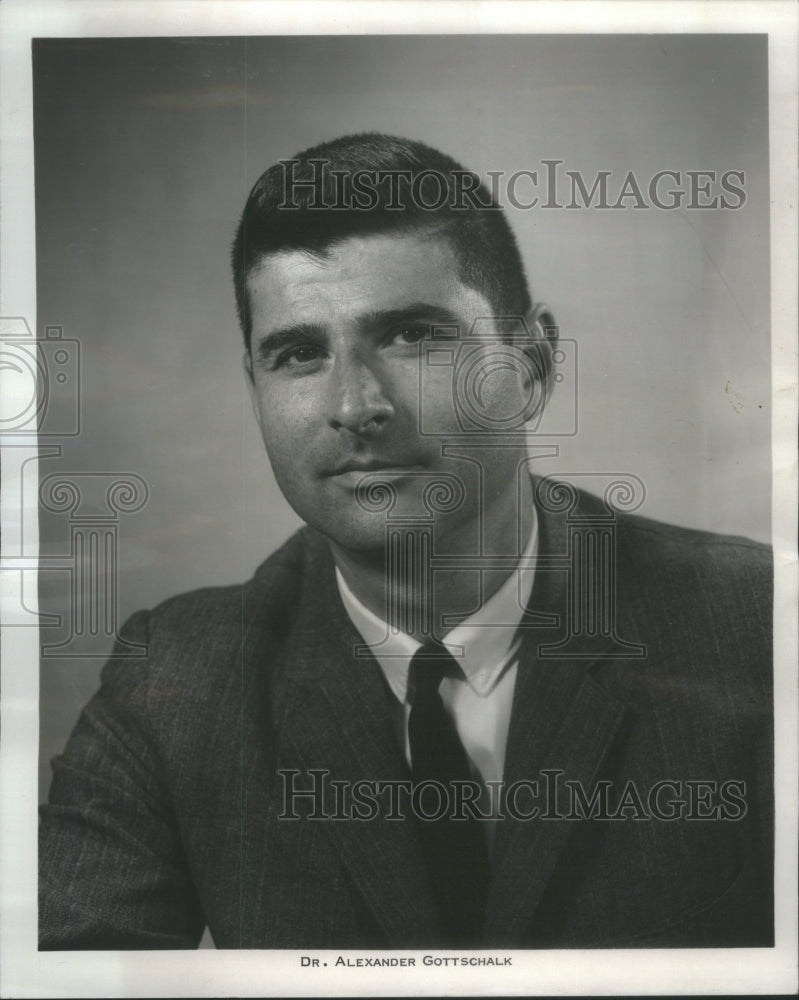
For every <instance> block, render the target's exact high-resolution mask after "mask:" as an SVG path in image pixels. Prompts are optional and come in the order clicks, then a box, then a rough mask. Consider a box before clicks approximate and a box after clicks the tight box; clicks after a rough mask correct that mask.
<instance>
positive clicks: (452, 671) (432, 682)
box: [410, 640, 463, 696]
mask: <svg viewBox="0 0 799 1000" xmlns="http://www.w3.org/2000/svg"><path fill="white" fill-rule="evenodd" d="M458 675H460V676H463V670H462V669H461V667H460V665H459V664H458V661H457V660H456V659H455V657H454V656H453V655H452V653H450V651H449V650H448V649H447V647H446V646H443V645H442V644H441V643H438V642H434V641H433V640H429V641H428V642H426V643H425V644H424V645H423V646H420V647H419V649H417V650H416V652H415V653H414V654H413V658H412V659H411V665H410V678H411V680H412V682H413V686H414V689H415V691H416V695H417V696H429V695H430V694H432V693H434V692H436V691H437V690H438V686H439V685H440V684H441V681H442V680H443V679H444V678H445V677H457V676H458Z"/></svg>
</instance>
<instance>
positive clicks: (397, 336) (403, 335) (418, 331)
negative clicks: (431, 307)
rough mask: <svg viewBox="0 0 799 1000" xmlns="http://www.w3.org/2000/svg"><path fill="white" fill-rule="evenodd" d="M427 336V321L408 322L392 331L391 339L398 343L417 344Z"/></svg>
mask: <svg viewBox="0 0 799 1000" xmlns="http://www.w3.org/2000/svg"><path fill="white" fill-rule="evenodd" d="M429 336H430V324H429V323H408V324H406V325H405V326H400V327H397V329H396V330H393V331H392V333H391V341H392V342H393V343H398V344H419V343H421V341H423V340H427V338H428V337H429Z"/></svg>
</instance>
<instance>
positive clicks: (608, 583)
mask: <svg viewBox="0 0 799 1000" xmlns="http://www.w3.org/2000/svg"><path fill="white" fill-rule="evenodd" d="M233 268H234V278H235V283H236V291H237V301H238V307H239V314H240V319H241V324H242V329H243V332H244V339H245V347H246V350H245V356H244V363H245V369H246V379H247V383H248V387H249V391H250V394H251V397H252V402H253V407H254V411H255V416H256V419H257V421H258V423H259V426H260V428H261V432H262V435H263V439H264V443H265V446H266V450H267V454H268V455H269V460H270V462H271V465H272V469H273V471H274V474H275V477H276V479H277V482H278V484H279V485H280V488H281V490H282V491H283V493H284V495H285V496H286V499H287V500H288V501H289V503H290V504H291V505H292V507H293V508H294V509H295V510H296V511H297V513H298V514H299V515H300V516H301V517H302V518H303V519H304V520H305V521H306V522H307V524H308V527H306V528H304V529H303V530H301V531H300V532H298V533H297V534H296V535H295V536H294V537H293V538H291V539H290V540H289V541H288V542H287V543H286V544H285V545H284V546H283V547H282V548H281V549H280V550H279V551H278V552H276V553H275V554H274V555H272V556H271V557H270V558H269V559H268V560H267V561H266V562H265V563H264V564H263V565H262V566H261V568H260V569H259V570H258V572H257V573H256V575H255V577H254V578H253V580H251V581H250V582H249V583H247V584H245V585H243V586H240V587H230V588H224V589H207V590H202V591H197V592H195V593H192V594H187V595H182V596H180V597H177V598H175V599H173V600H171V601H168V602H166V603H165V604H164V605H162V606H161V607H159V608H156V609H155V610H154V611H152V612H149V613H147V612H142V613H139V614H137V615H135V616H134V617H133V618H132V619H131V621H130V622H129V623H128V626H127V630H126V638H127V639H128V641H131V640H132V641H135V642H139V643H144V644H146V645H147V648H148V655H147V657H146V658H144V659H140V660H137V659H128V660H125V659H122V660H111V661H110V662H109V664H108V665H107V666H106V668H105V670H104V672H103V683H102V687H101V689H100V691H99V692H98V694H97V695H96V696H95V698H94V699H93V700H92V702H90V704H89V705H88V706H87V708H86V710H85V711H84V713H83V715H82V717H81V720H80V721H79V723H78V725H77V727H76V729H75V731H74V733H73V735H72V737H71V739H70V741H69V744H68V746H67V748H66V751H65V753H64V755H63V756H62V757H60V758H57V759H56V760H55V761H54V772H55V773H54V781H53V786H52V789H51V793H50V802H49V804H48V805H47V806H45V807H44V808H43V811H42V826H41V843H40V859H41V875H40V929H41V940H40V946H41V947H42V948H48V949H53V948H55V949H58V948H61V949H64V948H180V947H191V946H196V944H197V942H198V941H199V938H200V936H201V934H202V931H203V928H204V927H205V926H206V925H207V926H208V928H209V929H210V931H211V934H212V936H213V939H214V942H215V944H216V945H217V947H224V948H229V947H244V948H285V947H303V948H310V947H318V948H325V947H337V948H343V947H353V948H356V947H357V948H385V947H406V948H410V947H417V946H425V947H436V946H439V947H445V946H446V947H453V946H454V947H483V946H484V947H492V946H503V947H635V946H644V947H669V946H689V945H691V946H720V945H727V946H733V945H738V946H754V945H760V946H765V945H768V944H770V943H772V942H773V918H772V874H771V857H772V827H771V798H772V788H771V779H770V768H771V742H770V719H771V696H770V683H769V681H770V663H771V659H770V643H771V628H770V594H771V589H770V588H771V584H770V560H769V556H768V552H767V550H766V549H765V548H764V547H762V546H760V545H757V544H755V543H753V542H749V541H747V540H745V539H740V538H726V537H721V536H716V535H711V534H707V533H704V532H697V531H688V530H685V529H678V528H674V527H671V526H668V525H663V524H658V523H656V522H653V521H648V520H645V519H643V518H640V517H636V516H633V515H629V514H623V513H617V512H616V511H614V509H613V508H612V507H611V506H609V504H608V503H606V502H605V501H604V500H600V499H598V498H597V497H593V496H591V495H590V494H586V493H582V492H580V491H578V490H577V489H576V488H575V487H573V486H571V485H569V484H557V483H550V482H547V481H542V480H540V479H538V478H537V477H535V476H532V475H531V474H530V466H531V465H533V464H534V455H535V449H534V448H531V447H530V443H529V434H528V433H527V431H526V428H529V426H530V425H531V422H532V423H534V421H535V420H536V419H537V418H538V416H539V415H540V411H541V409H542V407H543V405H544V404H545V403H546V400H547V397H548V394H549V390H550V388H551V385H552V356H553V346H554V339H555V337H554V334H555V327H554V320H553V319H552V317H551V315H550V314H549V312H548V311H547V309H546V307H544V306H542V305H541V304H537V305H535V304H533V303H532V302H531V300H530V298H529V293H528V290H527V284H526V280H525V277H524V271H523V267H522V263H521V258H520V255H519V252H518V248H517V246H516V244H515V241H514V239H513V236H512V234H511V231H510V229H509V227H508V224H507V222H506V220H505V218H504V216H503V214H502V212H501V211H500V210H499V208H498V206H497V205H496V204H495V203H494V202H493V201H492V198H491V196H490V195H489V193H488V191H487V190H486V189H485V188H484V187H483V186H481V185H479V183H478V181H477V179H476V178H475V177H474V175H472V174H469V173H468V172H467V171H465V170H463V168H461V167H460V166H459V165H458V164H457V163H455V162H454V161H453V160H451V159H450V158H449V157H447V156H445V155H443V154H441V153H438V152H437V151H435V150H433V149H431V148H429V147H427V146H425V145H423V144H421V143H416V142H410V141H407V140H403V139H397V138H393V137H389V136H382V135H362V136H352V137H347V138H344V139H339V140H336V141H333V142H330V143H326V144H323V145H321V146H318V147H316V148H314V149H311V150H308V151H306V152H305V153H302V154H299V155H298V156H297V157H296V158H294V160H291V161H286V162H282V163H279V164H277V165H276V166H274V167H272V168H270V169H269V170H268V171H266V173H265V174H264V175H263V176H262V177H261V178H260V180H259V181H258V182H257V184H256V185H255V187H254V189H253V191H252V192H251V194H250V197H249V199H248V202H247V205H246V207H245V209H244V213H243V215H242V219H241V221H240V224H239V228H238V232H237V236H236V240H235V244H234V249H233Z"/></svg>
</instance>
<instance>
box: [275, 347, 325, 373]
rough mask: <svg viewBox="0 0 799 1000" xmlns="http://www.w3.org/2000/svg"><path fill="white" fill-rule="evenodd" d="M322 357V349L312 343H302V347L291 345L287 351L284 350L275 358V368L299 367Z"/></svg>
mask: <svg viewBox="0 0 799 1000" xmlns="http://www.w3.org/2000/svg"><path fill="white" fill-rule="evenodd" d="M321 357H322V349H321V348H320V347H315V346H314V345H313V344H303V346H302V347H292V348H291V350H289V351H284V352H283V353H282V354H281V355H280V356H279V357H278V359H277V362H276V364H275V367H276V368H281V367H289V368H291V367H294V368H297V367H300V366H302V365H310V364H312V363H313V362H315V361H318V360H319V359H320V358H321Z"/></svg>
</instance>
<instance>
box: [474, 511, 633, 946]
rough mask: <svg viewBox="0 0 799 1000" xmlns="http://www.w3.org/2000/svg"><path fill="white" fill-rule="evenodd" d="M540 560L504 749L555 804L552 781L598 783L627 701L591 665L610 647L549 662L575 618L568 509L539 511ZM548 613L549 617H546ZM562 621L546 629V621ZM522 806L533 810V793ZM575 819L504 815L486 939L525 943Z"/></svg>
mask: <svg viewBox="0 0 799 1000" xmlns="http://www.w3.org/2000/svg"><path fill="white" fill-rule="evenodd" d="M538 516H539V539H540V541H539V556H540V559H539V566H538V568H537V570H536V579H535V584H534V587H533V593H532V595H531V600H530V611H531V615H530V616H529V617H527V618H525V620H523V622H522V628H523V629H524V632H523V640H522V647H521V652H520V657H519V670H518V675H517V681H516V689H515V692H514V699H513V709H512V713H511V722H510V729H509V733H508V744H507V749H506V755H505V761H506V763H505V775H504V777H505V788H506V790H507V789H508V788H510V787H511V786H512V785H513V784H514V783H515V782H518V781H529V780H532V781H538V784H539V791H538V795H537V804H538V805H539V807H540V808H541V811H542V812H543V811H544V809H545V808H546V801H545V794H546V787H547V781H549V782H554V781H555V775H550V777H549V779H547V776H546V775H544V774H542V772H543V771H545V770H551V771H553V772H555V771H557V772H563V775H562V779H563V780H566V779H568V780H575V781H579V782H581V783H582V785H583V786H584V787H587V788H588V787H589V786H590V785H591V784H592V783H593V781H594V780H595V776H596V774H597V772H598V770H599V768H600V766H601V764H602V761H603V759H604V758H605V757H606V755H607V752H608V750H609V748H610V746H611V744H612V743H613V741H614V737H615V735H616V734H617V732H618V730H619V727H620V724H621V721H622V717H623V715H624V712H625V706H624V705H623V704H622V703H621V702H619V701H618V700H617V699H615V698H614V697H612V696H611V695H610V694H608V693H607V692H606V691H604V690H603V689H602V688H601V687H600V686H599V684H597V682H596V681H595V680H594V678H593V676H592V668H594V667H595V665H596V662H597V660H600V659H601V657H602V653H603V651H604V650H605V649H607V650H610V648H611V644H610V643H607V644H604V645H599V646H598V645H597V643H596V641H595V640H593V641H589V640H586V641H585V642H584V644H583V646H582V648H580V646H579V645H574V646H573V647H572V651H573V653H574V654H575V655H574V658H573V659H571V658H570V659H547V658H546V652H545V651H543V653H542V654H541V655H540V654H539V649H540V647H542V646H546V645H549V644H551V643H553V642H555V641H556V640H557V639H558V638H559V637H560V634H561V633H562V629H563V626H564V624H565V622H566V612H567V602H568V579H567V574H566V571H565V570H564V569H562V568H557V563H556V562H553V557H556V556H559V555H560V556H562V555H565V553H566V547H567V544H568V542H567V531H566V524H565V516H564V515H561V514H557V515H553V514H549V513H547V512H544V511H541V510H539V512H538ZM542 616H543V617H542ZM547 619H549V620H550V621H556V622H557V623H558V625H557V626H554V627H553V626H546V625H543V624H542V621H546V620H547ZM522 801H523V799H522V798H520V800H519V802H520V806H519V808H520V809H523V810H524V811H527V810H528V809H529V808H530V805H529V804H528V803H529V799H528V802H526V803H525V804H524V805H523V806H522V805H521V802H522ZM573 822H574V821H569V820H565V819H541V818H537V819H532V820H530V821H524V820H517V821H515V820H513V819H509V818H506V819H504V820H500V821H499V823H498V826H497V833H496V839H495V846H494V859H493V868H492V879H491V887H490V890H489V900H488V909H487V914H486V928H485V944H486V945H488V946H490V945H502V944H505V945H507V944H509V943H514V942H515V943H516V944H518V943H519V941H520V940H522V939H523V936H524V932H525V930H526V929H527V928H528V927H529V925H530V923H531V921H532V919H533V915H534V911H535V908H536V906H537V905H538V903H539V901H540V899H541V897H542V894H543V892H544V890H545V888H546V887H547V884H548V882H549V881H550V879H551V877H552V874H553V872H554V870H555V866H556V864H557V862H558V860H559V858H560V857H561V855H562V853H563V851H564V849H565V847H566V843H567V839H568V835H569V832H570V830H571V828H572V825H573Z"/></svg>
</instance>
